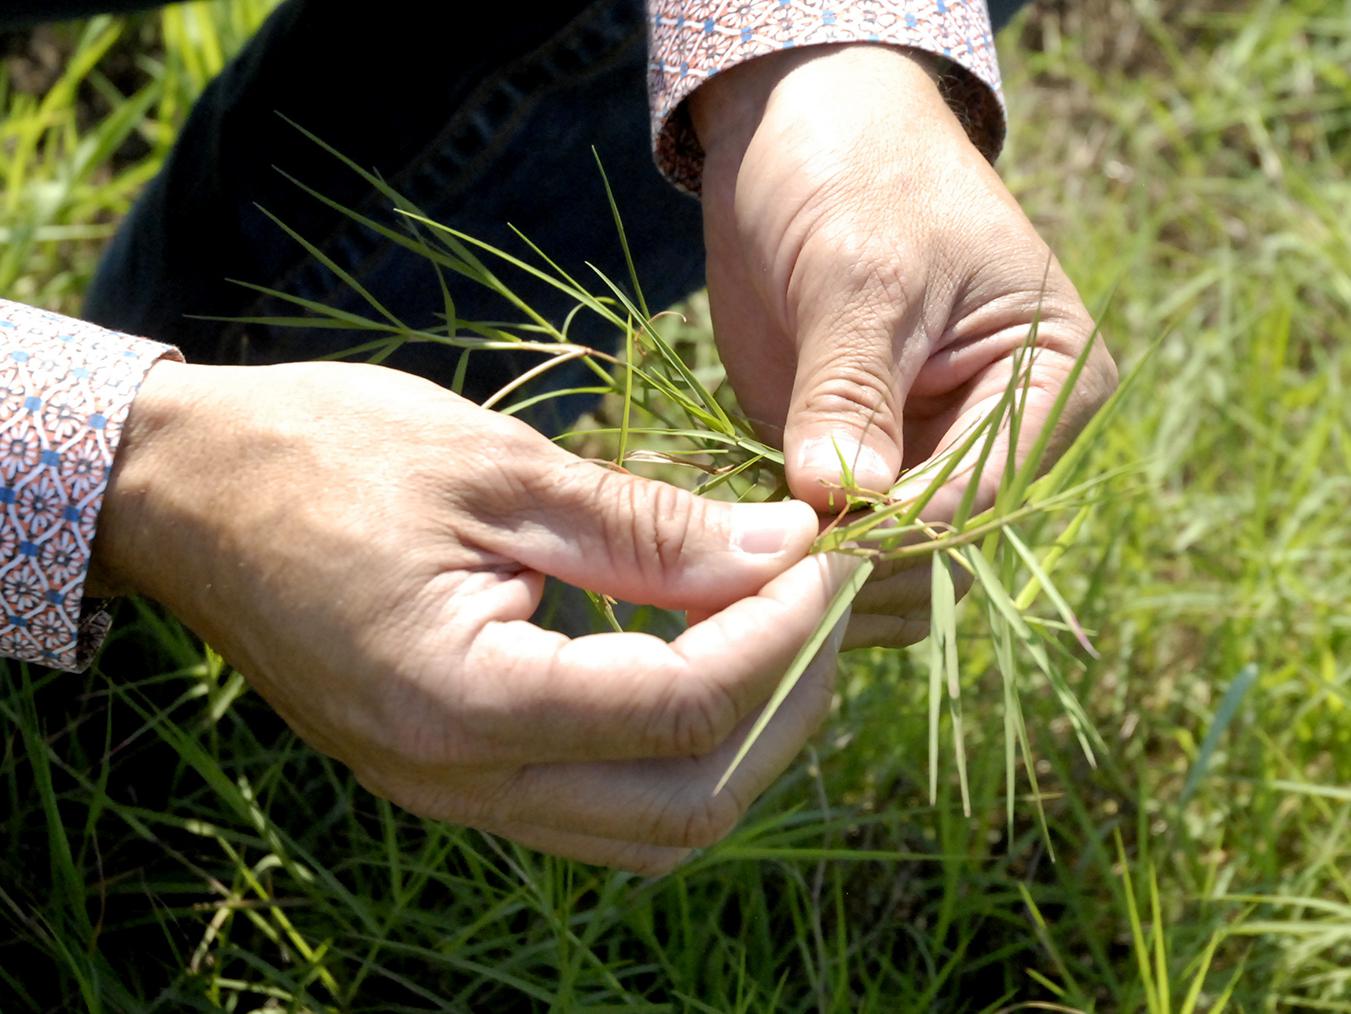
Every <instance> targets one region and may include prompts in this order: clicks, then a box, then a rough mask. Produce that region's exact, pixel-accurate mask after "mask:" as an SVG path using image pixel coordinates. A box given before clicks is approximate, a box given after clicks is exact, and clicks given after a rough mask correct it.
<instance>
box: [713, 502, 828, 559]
mask: <svg viewBox="0 0 1351 1014" xmlns="http://www.w3.org/2000/svg"><path fill="white" fill-rule="evenodd" d="M805 531H810V532H811V533H812V534H813V535H814V534H815V532H816V512H815V511H813V510H812V509H811V508H810V507H808V506H807V505H806V504H805V503H802V502H800V501H798V500H784V501H782V502H780V503H737V504H732V548H733V549H735V550H736V551H737V552H740V553H750V554H753V555H756V556H762V555H766V554H769V553H779V552H782V551H783V548H784V547H785V546H787V545H788V544H789V543H790V542H791V541H795V540H797V539H799V538H801V536H802V535H803V533H804V532H805Z"/></svg>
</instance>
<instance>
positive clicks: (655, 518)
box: [491, 455, 817, 611]
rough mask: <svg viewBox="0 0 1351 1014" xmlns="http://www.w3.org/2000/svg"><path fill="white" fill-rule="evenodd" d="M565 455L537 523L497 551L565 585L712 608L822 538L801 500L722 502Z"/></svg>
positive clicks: (512, 534) (507, 534) (756, 585)
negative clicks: (817, 535)
mask: <svg viewBox="0 0 1351 1014" xmlns="http://www.w3.org/2000/svg"><path fill="white" fill-rule="evenodd" d="M566 458H567V459H568V460H567V461H566V462H565V463H564V464H563V467H562V468H560V469H558V470H557V471H556V472H555V476H556V478H555V480H554V481H553V482H551V483H549V484H547V485H545V486H544V488H543V490H538V489H537V490H536V491H535V493H536V496H535V499H534V503H533V505H532V507H531V508H530V516H531V522H532V523H531V524H530V525H528V526H526V527H524V529H523V528H522V527H519V526H511V530H507V531H503V533H502V535H503V536H504V541H507V542H509V545H508V546H494V547H491V548H493V549H495V550H496V551H498V552H501V553H503V555H506V556H509V557H511V558H513V559H516V560H518V561H519V562H521V563H523V564H524V565H525V566H527V567H529V568H530V569H532V570H537V571H540V572H541V573H544V574H548V575H550V576H552V577H556V578H558V579H559V580H561V581H565V582H567V583H568V584H572V585H576V586H578V587H582V588H586V589H588V590H590V591H596V592H602V593H604V594H607V595H612V596H614V597H615V598H620V599H624V600H626V601H629V602H636V603H640V604H644V605H654V606H658V607H661V608H665V609H698V610H707V611H715V610H718V609H722V608H723V607H725V606H727V605H729V604H730V603H732V602H735V601H737V600H738V599H741V598H744V597H746V596H748V595H753V594H754V593H755V592H757V591H759V590H760V589H761V588H762V587H764V586H765V585H766V584H767V583H768V582H769V581H771V580H772V579H773V578H775V577H777V576H778V575H779V574H780V573H782V572H783V571H784V570H786V569H787V568H788V567H789V566H791V565H792V564H794V563H796V562H797V561H798V560H801V559H802V558H803V557H804V556H805V555H806V554H807V551H808V550H809V549H810V548H811V544H812V542H813V540H814V539H815V538H816V534H817V516H816V512H815V511H813V510H812V509H811V508H810V507H808V506H807V505H806V504H803V503H799V502H797V501H793V500H788V501H783V502H778V503H737V504H733V503H723V502H720V501H716V500H708V499H705V498H703V497H699V496H695V495H694V494H692V493H688V492H686V491H685V490H682V489H680V488H678V487H676V486H672V485H669V484H668V483H664V482H658V481H656V480H653V479H643V478H639V477H637V476H633V475H628V474H626V473H622V472H618V471H614V470H612V469H608V468H604V467H602V466H599V465H595V464H592V463H591V462H586V461H581V460H579V459H576V458H572V456H571V455H567V456H566Z"/></svg>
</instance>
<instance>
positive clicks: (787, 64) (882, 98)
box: [689, 42, 955, 157]
mask: <svg viewBox="0 0 1351 1014" xmlns="http://www.w3.org/2000/svg"><path fill="white" fill-rule="evenodd" d="M938 66H939V60H938V58H937V57H935V56H933V55H932V54H930V53H926V52H924V51H922V50H917V49H908V48H905V47H900V46H889V45H882V44H877V43H866V42H859V43H844V44H838V45H819V46H803V47H795V48H792V49H786V50H781V51H779V52H777V53H770V54H767V55H765V56H760V57H756V58H755V59H752V60H748V61H746V62H745V63H741V64H738V65H736V66H735V67H732V68H730V69H728V70H726V71H724V72H722V73H721V74H718V75H716V76H715V77H713V78H710V79H709V80H708V81H707V82H706V83H704V84H703V85H701V86H700V87H699V88H698V89H697V90H696V91H695V92H694V93H693V94H692V95H691V96H690V99H689V110H690V119H691V122H692V123H693V125H694V130H695V134H696V136H697V137H698V138H699V143H700V145H701V146H702V147H703V149H704V151H705V153H706V154H707V155H708V156H709V157H715V156H717V155H721V154H722V153H723V152H726V151H742V150H744V149H745V148H746V146H747V145H748V144H749V143H750V140H751V138H752V137H753V136H754V134H755V131H756V129H757V128H758V127H759V125H760V123H761V121H762V120H763V119H764V118H765V114H766V112H767V111H768V109H769V108H770V105H771V103H791V107H790V108H792V109H793V111H794V113H795V114H796V113H799V112H800V114H801V116H802V117H810V116H827V117H840V116H844V117H846V118H851V116H852V115H853V114H854V113H856V112H857V111H858V110H859V109H860V108H868V107H870V106H875V105H876V104H877V103H878V102H880V103H881V104H882V106H884V107H886V108H890V109H894V108H895V107H896V106H897V105H898V104H899V105H900V106H901V107H902V108H906V109H914V110H915V112H916V114H917V115H916V121H917V122H927V121H928V120H929V119H930V117H929V116H928V115H927V114H931V113H939V114H940V115H941V116H943V117H946V118H948V119H952V120H953V121H954V122H955V117H953V116H952V113H951V111H950V110H949V109H948V106H947V103H946V102H945V101H944V99H943V97H942V94H941V92H940V91H939V86H938V78H939V74H938ZM919 114H926V115H924V116H923V118H921V117H920V115H919Z"/></svg>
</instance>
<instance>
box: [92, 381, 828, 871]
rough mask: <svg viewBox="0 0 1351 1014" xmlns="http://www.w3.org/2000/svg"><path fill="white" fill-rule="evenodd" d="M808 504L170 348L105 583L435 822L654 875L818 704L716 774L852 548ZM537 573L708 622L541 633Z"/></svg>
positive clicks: (102, 588)
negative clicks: (661, 630) (727, 773)
mask: <svg viewBox="0 0 1351 1014" xmlns="http://www.w3.org/2000/svg"><path fill="white" fill-rule="evenodd" d="M816 528H817V521H816V515H815V513H814V512H813V511H812V509H811V508H810V507H808V506H807V505H806V504H803V503H800V502H788V503H784V504H773V505H730V504H723V503H716V502H713V501H708V500H703V499H700V498H698V497H695V496H693V495H691V494H688V493H685V492H683V491H681V490H678V489H676V488H675V487H672V486H669V485H665V484H662V483H658V482H654V481H651V480H645V479H639V478H635V477H632V476H629V475H626V474H623V473H620V472H617V471H613V470H610V469H607V468H604V467H602V466H600V465H596V464H593V463H590V462H587V461H583V460H582V459H579V458H577V457H575V456H573V455H571V454H568V453H566V452H565V451H563V450H561V449H559V448H558V447H556V446H554V445H553V444H552V443H551V442H550V441H548V440H547V439H545V438H544V437H543V436H541V435H540V434H538V433H536V432H535V431H534V430H532V429H530V428H529V427H528V426H526V425H525V424H523V423H520V422H517V421H515V420H513V419H510V418H508V417H504V416H501V415H497V414H494V413H491V412H487V411H484V410H483V409H481V408H478V407H477V406H475V405H473V404H472V403H470V402H468V401H465V400H464V399H462V398H459V397H456V396H455V395H453V394H450V393H449V392H447V391H444V390H442V389H441V388H438V387H436V386H434V385H432V384H430V383H428V382H426V381H423V380H419V379H417V378H414V377H411V376H408V375H406V374H402V373H398V372H396V371H393V370H388V369H384V368H381V367H374V366H359V365H354V364H303V365H294V366H268V367H204V366H188V365H184V364H181V363H175V362H167V361H166V362H161V363H159V364H157V365H156V366H155V367H154V368H153V369H152V370H151V371H150V373H149V374H148V375H147V377H146V380H145V383H144V385H143V386H142V388H141V391H140V393H139V394H138V396H137V399H136V401H135V403H134V404H133V406H132V411H131V415H130V416H129V418H128V421H127V427H126V430H125V432H124V435H123V440H122V444H121V447H120V449H119V452H118V456H117V463H116V467H115V469H114V472H113V476H112V481H111V483H110V485H109V489H108V494H107V497H106V500H105V504H104V508H103V513H102V515H101V518H100V523H99V531H98V537H97V540H96V543H95V547H94V549H95V558H94V566H93V569H92V571H91V575H90V586H91V591H92V592H93V593H99V592H102V593H109V592H112V593H122V592H134V593H139V594H144V595H147V596H149V597H151V598H154V599H157V600H158V601H160V602H162V603H163V604H164V605H165V606H167V607H168V608H169V609H170V610H171V611H172V612H174V613H175V614H176V615H177V616H178V617H179V618H181V619H182V620H183V621H184V622H185V623H186V624H187V625H188V626H189V627H191V628H192V629H193V630H195V631H196V632H197V633H198V634H199V635H201V636H202V637H203V638H204V639H205V640H206V641H207V642H208V643H210V644H211V645H212V646H213V647H214V648H216V649H217V650H218V651H220V652H221V653H222V655H223V656H224V657H225V658H227V659H228V660H229V661H230V662H231V663H232V664H233V665H234V666H236V667H237V668H238V669H239V671H240V672H242V673H243V674H244V675H245V676H246V677H247V678H248V679H249V681H250V682H251V683H252V685H253V686H254V687H255V688H256V689H257V690H258V691H259V692H260V693H262V694H263V696H264V697H265V698H266V699H267V700H268V701H269V702H270V703H271V704H272V706H273V707H275V708H276V709H277V711H278V712H279V713H280V714H281V715H282V717H283V718H284V719H285V720H286V721H287V722H288V723H289V724H290V725H291V727H292V728H293V729H295V731H296V732H297V733H298V734H299V735H300V736H301V737H302V738H303V739H305V740H306V741H307V742H308V743H310V744H311V745H312V746H314V747H315V748H317V749H319V750H322V751H323V752H325V753H327V754H330V755H331V756H333V757H336V758H337V759H339V760H341V761H342V762H343V763H345V764H347V765H348V766H349V767H351V769H352V770H353V772H354V773H355V774H356V777H357V778H358V779H359V780H360V781H361V782H362V784H364V785H365V786H367V787H368V788H370V789H371V790H372V791H373V792H376V793H377V794H379V795H382V796H384V797H386V798H388V799H390V800H392V801H393V802H395V803H397V804H398V805H400V806H403V807H405V808H406V809H408V810H411V811H413V812H414V813H418V814H421V815H424V816H427V817H432V818H436V819H441V820H447V821H452V822H455V823H458V824H465V825H470V826H473V827H477V828H481V829H484V830H488V831H492V832H496V833H499V834H502V835H505V836H507V837H509V838H512V839H515V840H517V841H519V842H521V843H523V844H526V845H529V846H532V847H534V848H538V849H541V850H543V851H547V852H551V853H555V854H558V855H563V856H568V857H571V858H576V859H581V860H584V861H587V862H593V863H601V864H605V865H611V866H620V867H624V868H628V869H633V870H637V871H642V872H657V871H661V870H665V869H669V868H670V867H671V866H673V865H674V864H675V863H676V862H678V861H679V860H680V859H681V858H682V857H683V856H684V854H685V853H686V852H687V851H688V850H689V849H690V848H692V847H697V846H704V845H708V844H711V843H712V842H714V841H716V840H717V839H719V838H721V837H722V836H723V835H725V834H726V833H727V832H728V831H729V830H730V829H731V828H732V827H733V826H734V825H735V823H736V822H737V820H738V819H739V818H740V817H741V815H742V813H743V812H744V810H745V808H746V806H748V805H749V803H750V802H751V800H753V799H754V798H755V797H756V796H757V795H758V794H759V793H760V792H762V791H763V790H764V789H765V787H766V786H767V785H768V784H769V783H770V782H771V781H772V780H773V778H774V777H776V776H777V775H778V774H779V772H780V771H782V769H783V768H785V767H786V766H787V765H788V764H789V763H790V762H791V761H792V760H793V758H794V757H795V756H796V755H797V753H798V751H799V750H800V748H801V747H802V745H803V743H804V742H805V740H806V739H807V737H808V736H809V735H810V734H811V733H812V732H813V731H814V730H815V728H816V726H817V725H818V723H819V722H820V720H821V719H822V718H823V716H824V714H825V712H826V709H827V707H828V706H829V701H830V694H831V680H832V677H833V672H834V651H833V650H832V649H828V650H825V651H823V653H822V655H821V656H820V657H819V658H818V659H817V661H816V663H814V666H813V669H812V670H811V671H809V673H808V675H807V677H806V678H804V679H803V680H802V681H801V682H800V683H799V685H798V687H797V688H796V690H795V691H794V693H793V694H792V696H791V697H790V698H789V701H788V703H787V704H786V705H785V706H784V707H783V709H782V710H781V711H780V713H779V714H778V715H777V716H776V718H775V720H774V722H773V723H771V725H770V727H769V729H768V730H767V732H766V733H765V735H763V736H762V737H761V738H760V740H759V741H758V742H757V745H756V747H755V749H754V751H753V752H752V753H751V755H750V756H749V757H748V758H747V759H746V760H745V761H744V762H743V763H742V765H741V766H740V767H739V768H738V770H737V773H736V775H735V776H734V777H733V779H732V780H731V782H730V783H729V784H728V785H727V786H726V787H725V788H724V789H723V791H722V792H721V793H719V794H718V795H716V796H715V795H714V794H713V791H712V790H713V786H714V784H715V783H716V782H717V780H718V778H719V777H720V776H721V774H722V771H723V770H724V769H725V767H726V765H727V763H728V761H729V760H730V757H731V755H732V753H733V752H734V751H735V750H736V749H737V747H738V746H739V745H740V742H741V739H742V737H743V736H744V734H745V731H746V729H747V728H748V724H749V722H751V721H753V716H754V714H755V713H756V711H757V710H758V709H759V707H760V706H761V705H762V704H763V703H764V702H765V700H766V699H767V698H768V696H769V694H770V693H771V692H772V691H773V688H774V686H775V685H776V683H777V681H778V680H779V678H780V676H781V675H782V673H783V672H784V670H785V669H786V668H787V666H788V664H789V663H790V661H791V660H792V658H793V656H794V655H795V653H796V652H797V650H798V648H799V647H800V646H801V644H802V643H803V642H804V641H805V640H806V638H807V637H808V636H809V634H810V632H811V631H812V629H813V628H814V627H815V626H816V624H817V623H818V621H819V620H820V618H821V616H822V615H823V613H824V611H825V608H826V606H827V603H828V602H829V600H830V597H831V595H832V594H833V593H834V591H835V589H836V588H837V587H838V586H839V583H840V582H841V581H842V580H843V579H844V577H845V576H847V573H848V571H849V568H850V566H851V565H850V563H849V562H848V561H846V560H843V559H839V558H836V559H831V558H823V557H818V556H812V557H807V556H806V553H807V550H808V548H809V546H810V545H811V542H812V540H813V538H814V536H815V534H816ZM544 575H552V576H554V577H557V578H559V579H561V580H563V581H565V582H568V583H570V584H575V585H579V586H581V587H585V588H589V589H591V590H593V591H598V592H603V593H606V594H610V595H613V596H616V597H618V598H622V599H626V600H629V601H634V602H641V603H649V604H652V605H656V606H661V607H665V608H671V609H687V610H691V611H693V612H695V613H697V614H700V615H709V618H708V619H706V620H705V621H704V622H702V623H698V624H696V625H694V626H692V627H690V628H689V629H688V630H687V631H686V632H685V633H683V634H682V635H681V636H680V637H678V638H677V639H676V640H674V641H673V642H671V643H670V644H666V643H664V642H662V641H661V640H659V639H657V638H654V637H651V636H648V635H644V634H636V633H623V634H620V633H612V634H599V635H593V636H588V637H580V638H576V639H569V638H567V637H565V636H563V635H562V634H557V633H551V632H548V631H545V630H542V629H540V628H538V627H536V626H533V625H531V624H530V623H529V622H528V620H529V617H530V616H531V614H532V613H533V611H534V610H535V608H536V606H537V605H538V602H539V598H540V594H541V588H542V584H543V580H544Z"/></svg>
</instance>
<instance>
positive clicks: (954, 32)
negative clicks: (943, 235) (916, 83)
mask: <svg viewBox="0 0 1351 1014" xmlns="http://www.w3.org/2000/svg"><path fill="white" fill-rule="evenodd" d="M648 10H649V19H648V30H649V36H650V46H649V49H648V53H649V57H648V91H649V96H650V99H651V106H652V144H653V150H654V151H655V153H656V158H657V165H658V167H659V168H660V169H661V171H662V172H663V173H665V175H666V177H667V178H668V179H670V180H671V182H673V183H674V184H675V185H676V186H678V187H680V188H681V189H682V190H685V191H688V192H689V193H692V194H698V193H699V187H700V176H701V174H702V171H703V157H704V152H703V148H702V147H701V146H700V144H699V139H698V138H697V137H696V136H695V134H694V127H693V125H692V124H691V123H690V118H689V113H688V110H687V108H686V106H685V100H686V99H687V98H689V96H690V94H691V93H692V92H693V91H694V90H695V89H696V88H698V87H699V85H701V84H702V83H703V82H705V81H707V80H708V79H709V78H710V77H712V76H713V75H714V74H717V73H719V72H720V71H724V70H727V69H728V68H729V67H733V66H735V65H736V64H738V63H742V62H744V61H746V60H749V59H752V58H753V57H756V56H762V55H765V54H767V53H773V52H776V51H777V50H780V49H787V48H790V47H793V46H811V45H820V44H823V43H838V42H876V43H883V44H886V45H893V46H907V47H910V48H913V49H920V50H923V51H925V52H927V53H932V54H934V55H935V56H941V57H944V58H945V60H946V63H945V64H944V65H943V69H942V71H941V78H940V82H939V84H940V87H941V89H942V91H943V96H944V98H946V99H947V102H948V105H950V106H951V107H952V109H953V111H954V112H955V113H956V114H957V116H958V118H959V119H960V120H961V121H962V124H963V126H965V127H966V132H967V134H968V135H969V136H970V138H971V140H972V142H973V143H974V144H975V145H976V147H977V148H979V149H980V151H981V152H982V153H983V154H984V155H985V157H986V158H988V159H990V161H992V162H993V161H994V159H995V156H997V155H998V154H999V149H1000V148H1001V147H1002V146H1003V144H1004V128H1005V115H1004V95H1003V92H1002V90H1001V88H1000V80H999V62H998V59H997V57H996V55H995V48H994V36H993V33H992V31H991V27H990V12H989V9H988V7H987V6H986V2H985V0H791V2H790V0H740V2H732V0H649V3H648Z"/></svg>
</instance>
